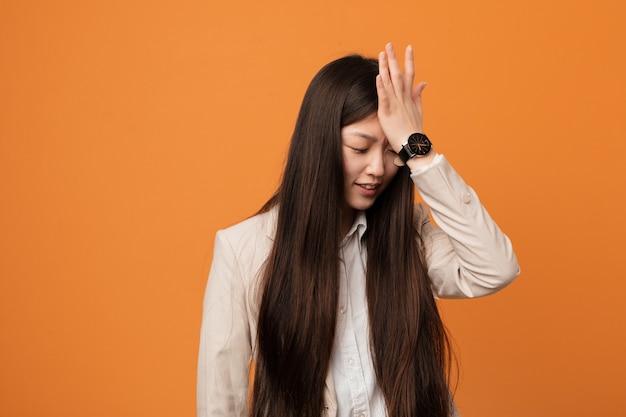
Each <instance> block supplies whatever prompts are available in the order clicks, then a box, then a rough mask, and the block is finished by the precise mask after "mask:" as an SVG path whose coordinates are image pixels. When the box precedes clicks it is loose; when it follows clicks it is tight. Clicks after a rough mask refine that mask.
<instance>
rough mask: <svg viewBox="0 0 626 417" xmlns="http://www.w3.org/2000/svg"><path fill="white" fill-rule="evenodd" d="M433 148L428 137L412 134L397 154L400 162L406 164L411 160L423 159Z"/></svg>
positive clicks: (421, 134)
mask: <svg viewBox="0 0 626 417" xmlns="http://www.w3.org/2000/svg"><path fill="white" fill-rule="evenodd" d="M432 148H433V144H432V143H431V141H430V139H428V136H426V135H425V134H423V133H413V134H412V135H411V136H409V138H408V139H407V141H406V142H404V143H403V144H402V149H400V152H398V156H399V157H400V160H401V161H402V162H404V163H405V164H406V161H408V160H409V159H413V158H421V157H424V156H426V155H427V154H428V152H430V150H431V149H432Z"/></svg>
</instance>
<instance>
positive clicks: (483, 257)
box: [197, 158, 520, 417]
mask: <svg viewBox="0 0 626 417" xmlns="http://www.w3.org/2000/svg"><path fill="white" fill-rule="evenodd" d="M411 178H412V180H413V182H414V183H415V186H416V187H417V190H418V191H419V193H420V195H421V197H422V199H423V201H424V203H426V205H428V207H429V208H430V212H431V213H432V217H433V219H434V220H435V222H436V223H437V225H438V226H435V225H434V224H433V223H431V222H430V219H429V216H428V209H427V208H426V206H425V205H424V204H417V205H416V206H415V207H416V208H415V210H416V212H415V213H416V215H415V220H416V223H417V224H416V226H417V227H418V230H420V231H421V236H422V239H423V242H424V248H425V258H426V265H427V267H428V276H429V277H430V279H431V281H432V290H433V293H434V294H435V296H437V297H439V298H472V297H480V296H484V295H487V294H491V293H493V292H495V291H498V290H499V289H501V288H503V287H505V286H506V285H508V284H509V283H510V282H511V281H512V280H513V279H514V278H515V277H516V276H517V275H518V274H519V272H520V270H519V265H518V263H517V259H516V257H515V254H514V252H513V248H512V245H511V242H510V240H509V239H508V237H507V236H506V235H504V233H502V231H501V230H500V229H499V228H498V226H497V225H496V224H495V223H494V222H493V220H492V219H491V217H490V216H489V214H488V213H487V211H486V210H485V208H484V207H483V206H482V205H481V203H480V201H479V199H478V196H477V195H476V193H475V192H474V190H472V189H471V188H470V187H469V186H468V185H466V184H465V182H464V181H463V179H462V178H461V177H460V176H459V175H458V174H457V173H456V172H455V171H454V169H453V168H452V166H450V164H449V163H448V162H447V161H446V159H445V158H441V159H440V160H439V162H437V163H436V164H434V165H433V166H432V167H430V168H428V169H426V170H425V171H422V172H419V173H416V174H412V175H411ZM276 215H277V210H271V211H270V212H268V213H264V214H261V215H257V216H254V217H252V218H250V219H247V220H245V221H243V222H241V223H239V224H237V225H235V226H232V227H229V228H227V229H224V230H220V231H218V232H217V234H216V237H215V246H214V252H213V263H212V265H211V270H210V273H209V280H208V283H207V288H206V292H205V296H204V304H203V315H202V328H201V334H200V352H199V359H198V383H197V407H198V408H197V410H198V417H215V416H229V417H233V416H238V417H245V416H247V415H248V389H249V387H248V386H249V367H250V360H251V359H252V357H253V355H254V352H253V349H254V345H255V343H254V341H255V337H256V325H257V317H258V306H259V297H260V291H259V288H258V283H259V276H260V271H261V270H262V267H263V264H264V262H265V260H266V259H267V257H268V254H269V252H270V250H271V248H272V244H273V236H274V228H275V221H276ZM331 374H332V372H328V375H327V377H326V386H325V394H324V397H325V398H324V401H325V404H324V410H325V412H324V413H325V415H327V416H329V417H335V416H336V413H337V405H336V404H337V403H336V398H335V389H334V381H333V380H332V375H331ZM455 414H456V411H455Z"/></svg>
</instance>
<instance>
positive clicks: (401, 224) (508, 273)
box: [197, 44, 519, 417]
mask: <svg viewBox="0 0 626 417" xmlns="http://www.w3.org/2000/svg"><path fill="white" fill-rule="evenodd" d="M413 78H414V65H413V52H412V49H411V47H408V48H407V49H406V53H405V58H404V72H402V71H401V69H400V65H399V62H398V59H397V58H396V55H395V52H394V50H393V47H392V46H391V44H388V45H387V46H386V48H385V51H384V52H381V54H380V56H379V60H378V63H377V62H376V61H375V60H371V59H365V58H362V57H359V56H349V57H345V58H341V59H339V60H336V61H333V62H331V63H330V64H328V65H326V66H325V67H324V68H322V69H321V70H320V72H319V73H318V74H317V75H316V76H315V78H314V79H313V81H312V82H311V85H310V86H309V88H308V90H307V92H306V94H305V97H304V100H303V103H302V107H301V110H300V114H299V116H298V120H297V123H296V127H295V131H294V134H293V137H292V141H291V146H290V150H289V155H288V159H287V164H286V167H285V171H284V174H283V179H282V183H281V185H280V187H279V189H278V191H277V193H276V194H275V195H274V196H273V197H272V198H271V199H270V200H269V201H268V202H267V203H266V205H265V206H264V207H263V209H262V210H261V212H260V213H258V214H257V215H256V216H254V217H252V218H250V219H248V220H246V221H244V222H242V223H240V224H238V225H235V226H233V227H230V228H228V229H225V230H222V231H219V232H218V233H217V235H216V239H215V251H214V256H213V264H212V266H211V272H210V275H209V280H208V284H207V290H206V294H205V300H204V310H203V322H202V331H201V343H200V356H199V364H198V387H197V388H198V415H199V416H201V417H208V416H247V415H252V416H255V417H261V416H281V417H282V416H305V417H319V416H322V415H324V416H326V415H328V416H391V417H406V416H428V417H434V416H437V417H447V416H450V415H456V409H455V407H454V403H453V401H452V399H451V395H450V392H449V389H448V378H447V376H448V365H449V346H448V341H447V338H446V334H445V330H444V327H443V324H442V322H441V319H440V317H439V314H438V311H437V306H436V304H435V300H434V297H435V296H437V297H446V298H463V297H478V296H483V295H487V294H490V293H492V292H495V291H497V290H498V289H500V288H502V287H504V286H506V285H507V284H508V283H509V282H511V281H512V280H513V279H514V278H515V277H516V276H517V275H518V273H519V267H518V264H517V260H516V258H515V255H514V253H513V250H512V247H511V243H510V241H509V239H508V238H507V237H506V236H505V235H504V234H503V233H502V232H501V231H500V230H499V228H498V227H497V226H496V224H495V223H494V222H493V221H492V220H491V218H490V217H489V215H488V214H487V212H486V211H485V209H484V208H483V207H482V205H481V204H480V202H479V200H478V197H477V196H476V194H475V193H474V191H473V190H472V189H471V188H470V187H468V186H467V185H466V184H465V183H464V182H463V180H462V179H461V178H460V177H459V176H458V175H457V174H456V172H455V171H454V170H453V169H452V167H451V166H450V165H449V164H448V162H447V161H446V160H445V158H444V157H443V156H442V155H440V154H437V153H436V152H435V151H434V149H432V146H431V143H430V141H429V140H428V138H427V137H426V136H425V135H424V134H423V132H422V109H421V92H422V90H423V89H424V87H425V83H420V84H418V85H417V86H416V87H415V88H414V89H413V88H412V86H413ZM415 188H417V189H418V191H419V193H420V195H421V197H422V199H423V200H424V202H425V203H426V204H427V205H428V206H429V207H430V211H431V213H432V215H433V217H434V219H435V220H436V222H437V223H438V224H439V227H436V226H434V225H433V224H431V223H430V221H429V216H428V210H427V209H426V207H425V206H424V205H421V204H419V205H414V189H415ZM251 361H252V362H251ZM250 372H252V375H253V376H252V377H251V375H250ZM251 379H253V381H254V383H253V386H252V389H250V387H249V381H250V380H251Z"/></svg>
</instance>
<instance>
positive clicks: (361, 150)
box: [349, 146, 368, 154]
mask: <svg viewBox="0 0 626 417" xmlns="http://www.w3.org/2000/svg"><path fill="white" fill-rule="evenodd" d="M349 148H350V149H352V150H353V151H354V153H358V154H364V153H367V151H368V149H359V148H353V147H352V146H349Z"/></svg>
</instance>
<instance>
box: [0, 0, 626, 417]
mask: <svg viewBox="0 0 626 417" xmlns="http://www.w3.org/2000/svg"><path fill="white" fill-rule="evenodd" d="M624 4H625V3H624V2H623V1H621V0H599V1H594V2H591V1H581V0H568V1H564V0H560V1H556V0H555V1H550V2H547V1H545V0H525V1H519V2H503V1H496V0H489V1H486V0H477V1H473V2H468V1H460V0H452V1H447V2H442V1H435V0H413V1H402V2H400V1H391V2H380V1H370V0H361V1H355V0H343V1H340V2H337V1H329V0H319V1H315V2H312V1H311V2H302V1H293V0H272V1H269V2H253V1H249V2H246V1H242V0H232V1H227V2H219V3H218V2H215V1H213V2H209V1H193V0H182V1H169V2H168V1H146V0H144V1H140V0H131V1H89V2H86V1H49V2H46V1H41V0H40V1H23V2H22V1H16V0H14V1H2V2H0V196H1V197H0V198H1V200H0V274H1V281H0V320H1V321H0V337H1V339H0V415H1V416H2V417H4V416H7V417H8V416H11V417H12V416H39V415H46V416H64V417H73V416H77V417H78V416H81V417H82V416H120V417H125V416H129V417H131V416H132V417H136V416H151V417H158V416H192V415H194V413H195V367H196V354H197V346H198V332H199V326H200V318H201V301H202V295H203V291H204V285H205V282H206V275H207V273H208V268H209V265H210V261H211V253H212V244H213V237H214V234H215V232H216V230H217V229H219V228H222V227H225V226H227V225H230V224H233V223H235V222H237V221H239V220H241V219H242V218H244V217H245V216H248V215H250V214H251V213H253V212H254V211H255V210H256V209H257V208H258V207H259V206H260V205H261V204H262V203H263V202H264V201H265V199H266V198H267V197H268V196H269V195H270V194H271V192H272V191H273V190H274V188H275V186H276V185H277V183H278V179H279V176H280V172H281V165H282V162H283V159H284V155H285V151H286V149H287V143H288V139H289V137H290V134H291V130H292V127H293V124H294V121H295V117H296V113H297V110H298V106H299V103H300V100H301V98H302V95H303V93H304V89H305V88H306V86H307V84H308V82H309V81H310V79H311V77H312V76H313V75H314V73H315V72H316V71H317V70H318V69H319V68H320V67H321V66H322V65H323V64H325V63H326V62H328V61H329V60H331V59H334V58H337V57H339V56H341V55H344V54H346V53H349V52H360V53H365V54H368V55H375V54H376V53H377V52H378V51H379V50H380V49H381V48H382V47H383V45H384V43H385V42H387V41H389V40H391V41H393V42H394V43H395V44H396V45H397V46H398V47H404V45H406V44H407V43H412V44H413V45H414V47H415V50H416V53H417V58H418V59H417V62H418V65H417V66H418V68H417V72H418V77H419V78H420V80H422V79H423V80H426V81H428V82H429V86H428V88H427V90H426V92H425V93H424V94H425V98H424V101H425V129H426V130H427V132H428V133H429V135H430V136H431V137H432V138H433V141H434V142H435V143H436V146H437V149H438V150H439V151H440V152H443V153H444V154H445V155H446V156H447V157H448V159H449V160H450V161H451V162H452V163H453V165H454V166H455V167H456V169H457V170H458V171H459V172H461V173H462V175H463V176H464V178H465V179H466V181H467V182H468V183H469V184H470V185H472V186H473V187H474V188H475V189H476V190H477V191H478V192H479V194H480V196H481V198H482V200H483V202H484V203H485V205H486V206H487V207H488V208H489V210H490V212H491V214H492V216H493V217H494V218H495V219H496V220H497V222H498V223H499V224H500V226H501V227H502V228H503V229H504V230H505V231H506V232H507V234H508V235H509V236H510V237H511V239H512V240H513V243H514V246H515V248H516V251H517V254H518V257H519V260H520V263H521V265H522V276H521V277H520V278H519V279H518V280H517V281H516V282H515V283H514V284H513V285H512V286H511V287H509V288H507V289H506V290H505V291H503V292H501V293H499V294H497V295H494V296H492V297H488V298H484V299H480V300H467V301H444V302H442V303H441V304H442V308H443V314H444V318H445V319H446V321H447V323H448V325H449V328H450V330H451V332H452V334H453V336H454V340H455V342H456V344H457V347H458V351H459V357H460V360H461V380H460V384H459V388H458V391H457V400H458V405H459V408H460V409H461V411H462V413H463V415H464V417H472V416H475V417H479V416H480V417H496V416H497V417H501V416H508V417H516V416H520V417H521V416H528V415H533V416H546V417H548V416H581V417H582V416H604V415H611V416H624V415H626V411H624V410H626V396H625V395H624V394H623V387H624V375H626V363H625V362H626V359H624V352H626V336H625V329H624V327H625V326H624V323H625V319H626V303H625V302H624V301H623V300H622V298H623V294H624V292H625V291H626V276H625V275H626V274H625V273H624V264H623V259H624V254H623V253H622V251H623V247H624V244H623V236H624V235H625V233H626V227H625V223H626V222H625V221H624V213H625V212H626V210H625V209H626V207H625V199H626V198H625V193H626V186H625V185H626V184H625V169H624V165H625V164H626V158H625V157H624V154H625V153H626V145H625V144H624V142H625V141H624V136H625V135H626V114H625V113H626V110H625V109H626V105H625V103H624V101H625V98H626V81H625V78H626V77H625V74H626V62H625V58H624V56H625V55H626V35H625V32H624V29H623V24H624V22H626V6H624Z"/></svg>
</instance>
